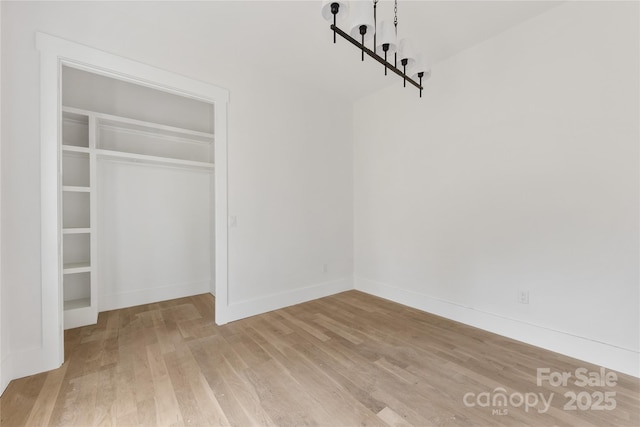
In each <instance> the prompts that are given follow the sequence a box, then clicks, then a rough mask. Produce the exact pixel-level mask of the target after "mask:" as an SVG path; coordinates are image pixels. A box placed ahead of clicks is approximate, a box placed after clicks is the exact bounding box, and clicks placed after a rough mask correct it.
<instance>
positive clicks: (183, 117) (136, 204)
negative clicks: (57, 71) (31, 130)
mask: <svg viewBox="0 0 640 427" xmlns="http://www.w3.org/2000/svg"><path fill="white" fill-rule="evenodd" d="M213 114H214V107H213V105H212V104H209V103H206V102H202V101H199V100H197V99H192V98H188V97H185V96H181V95H178V94H174V93H169V92H166V91H163V90H159V89H157V88H151V87H146V86H143V85H139V84H135V83H132V82H127V81H124V80H119V79H115V78H112V77H107V76H103V75H99V74H95V73H91V72H88V71H84V70H80V69H76V68H72V67H68V66H64V67H63V70H62V106H61V138H60V141H61V144H60V173H61V179H60V180H59V181H60V185H59V187H60V201H61V218H62V220H61V224H60V242H61V246H62V247H61V252H60V253H61V254H62V257H61V258H62V259H61V264H62V265H61V271H62V288H63V300H64V328H65V329H69V328H75V327H79V326H85V325H89V324H94V323H96V322H97V316H98V312H101V311H106V310H113V309H118V308H124V307H130V306H134V305H139V304H148V303H153V302H157V301H161V300H166V299H171V298H178V297H183V296H188V295H196V294H201V293H206V292H213V289H214V283H213V278H214V277H215V276H214V268H215V266H214V253H213V251H214V239H215V236H214V234H213V233H214V227H213V223H214V222H213V221H214V209H213V199H214V194H213V191H214V179H215V176H214V158H213V152H214V140H215V136H214V129H213V123H214V121H213V119H214V117H213Z"/></svg>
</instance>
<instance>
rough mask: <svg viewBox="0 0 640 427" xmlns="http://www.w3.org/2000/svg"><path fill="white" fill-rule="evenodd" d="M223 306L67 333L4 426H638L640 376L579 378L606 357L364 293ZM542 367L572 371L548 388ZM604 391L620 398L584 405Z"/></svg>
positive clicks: (10, 396)
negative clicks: (274, 306)
mask: <svg viewBox="0 0 640 427" xmlns="http://www.w3.org/2000/svg"><path fill="white" fill-rule="evenodd" d="M213 309H214V300H213V297H211V295H199V296H194V297H189V298H182V299H177V300H172V301H166V302H161V303H156V304H148V305H143V306H139V307H132V308H127V309H123V310H115V311H110V312H105V313H101V314H100V316H99V318H98V324H97V325H95V326H88V327H84V328H78V329H73V330H69V331H67V332H66V334H65V346H66V362H65V364H64V365H63V366H62V367H61V368H59V369H57V370H54V371H50V372H46V373H42V374H39V375H34V376H31V377H27V378H23V379H20V380H16V381H13V382H12V383H11V384H10V385H9V387H8V388H7V390H6V392H5V393H4V395H3V396H2V398H0V409H1V413H0V417H1V418H0V419H1V424H2V426H21V425H28V426H38V425H74V426H90V425H117V426H133V425H160V426H170V425H193V426H218V425H220V426H225V425H234V426H251V425H277V426H303V425H319V426H356V425H374V426H377V425H379V426H385V425H391V426H406V425H415V426H431V425H577V426H587V425H596V426H600V425H627V426H638V425H640V418H639V411H640V403H639V382H638V379H636V378H633V377H630V376H627V375H622V374H619V373H617V374H616V376H617V382H616V384H615V385H612V386H609V387H601V386H592V387H580V386H578V385H575V381H576V379H578V378H577V377H576V375H575V373H576V369H579V368H586V369H587V370H588V371H589V372H590V373H593V372H599V370H598V369H599V368H598V367H596V366H593V365H590V364H587V363H584V362H581V361H578V360H575V359H571V358H568V357H565V356H561V355H558V354H555V353H552V352H549V351H545V350H541V349H539V348H535V347H532V346H529V345H526V344H522V343H519V342H516V341H513V340H510V339H507V338H503V337H500V336H497V335H494V334H491V333H488V332H484V331H481V330H479V329H475V328H471V327H468V326H465V325H462V324H459V323H455V322H452V321H449V320H446V319H443V318H440V317H437V316H433V315H430V314H427V313H423V312H420V311H418V310H414V309H410V308H407V307H404V306H401V305H398V304H395V303H392V302H388V301H385V300H382V299H379V298H376V297H372V296H369V295H366V294H363V293H360V292H357V291H349V292H344V293H341V294H338V295H334V296H331V297H327V298H322V299H320V300H316V301H312V302H308V303H304V304H300V305H296V306H293V307H289V308H285V309H282V310H278V311H274V312H271V313H267V314H263V315H260V316H255V317H252V318H249V319H245V320H241V321H237V322H233V323H230V324H228V325H225V326H222V327H219V326H216V325H215V323H214V322H213ZM537 368H549V370H550V373H551V372H570V373H571V374H572V377H571V378H570V379H569V380H568V382H567V385H564V386H563V385H557V386H553V385H550V384H549V382H548V381H544V382H543V384H542V386H540V387H539V386H537V384H536V372H537ZM501 389H504V391H503V392H502V390H501ZM501 392H502V394H504V395H506V396H507V398H508V400H507V402H506V406H501V405H500V403H502V401H500V400H496V402H495V403H496V406H493V403H494V402H493V400H494V399H493V398H494V397H495V396H496V395H499V394H500V393H501ZM585 392H586V394H585ZM605 392H609V393H614V394H613V395H611V394H610V395H608V398H606V400H603V402H601V405H600V406H605V407H611V406H612V405H613V404H615V405H616V406H615V409H613V410H606V409H603V410H596V409H586V408H587V407H588V408H591V405H592V404H594V403H596V402H597V401H598V400H600V397H599V396H600V395H599V393H602V396H603V397H604V396H605V395H604V393H605ZM565 393H568V394H567V395H566V396H565ZM571 393H575V394H576V396H577V397H578V402H577V403H576V410H569V409H566V408H565V407H564V406H565V405H566V404H567V403H571V402H570V398H571ZM580 393H582V394H580ZM587 395H588V400H589V401H587ZM534 396H536V399H538V404H537V406H535V407H533V405H531V407H529V408H527V407H526V404H524V403H523V404H521V402H522V400H525V401H526V400H528V401H529V402H530V403H531V404H533V403H534ZM551 396H552V397H551ZM550 397H551V405H550V408H549V409H548V410H546V411H545V407H544V404H543V403H542V401H541V399H542V398H544V399H545V400H546V401H548V400H549V398H550ZM487 399H488V400H487ZM465 402H466V403H467V404H465ZM485 403H488V404H489V405H488V406H480V405H479V404H483V405H484V404H485ZM587 403H588V405H587ZM471 405H475V406H471ZM579 406H582V408H583V409H580V408H579ZM505 411H506V414H505ZM500 414H502V415H500Z"/></svg>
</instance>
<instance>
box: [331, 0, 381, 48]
mask: <svg viewBox="0 0 640 427" xmlns="http://www.w3.org/2000/svg"><path fill="white" fill-rule="evenodd" d="M377 8H378V0H373V51H374V52H376V51H377V50H378V43H377V41H376V39H377V37H376V36H377V35H378V20H377V16H376V15H377V13H376V9H377ZM333 24H334V25H335V22H334V23H333Z"/></svg>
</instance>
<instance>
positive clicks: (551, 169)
mask: <svg viewBox="0 0 640 427" xmlns="http://www.w3.org/2000/svg"><path fill="white" fill-rule="evenodd" d="M427 42H428V41H424V43H427ZM416 43H418V42H416ZM638 43H639V42H638V4H637V3H632V2H630V3H607V2H569V3H566V4H563V5H561V6H559V7H557V8H554V9H551V10H550V11H548V12H546V13H544V14H542V15H540V16H538V17H535V18H533V19H532V20H530V21H527V22H524V23H523V24H521V25H519V26H517V27H514V28H512V29H511V30H509V31H506V32H505V33H502V34H500V35H498V36H496V37H494V38H492V39H490V40H488V41H486V42H484V43H481V44H479V45H476V46H475V47H473V48H470V49H468V50H466V51H463V52H462V53H460V54H458V55H456V56H454V57H452V58H450V59H448V60H446V61H444V62H441V63H439V64H437V66H435V67H434V69H433V79H432V81H429V82H427V83H426V90H425V92H424V97H423V98H422V99H418V96H417V93H416V91H415V90H413V89H409V88H407V89H405V90H403V89H402V88H401V87H400V88H399V87H393V88H390V89H387V90H384V91H381V92H379V93H377V94H374V95H372V96H370V97H368V98H365V99H362V100H360V101H359V102H357V103H356V104H355V108H354V134H355V275H356V288H358V289H362V290H365V291H369V292H372V293H374V294H378V295H380V296H383V297H386V298H389V299H392V300H395V301H398V302H402V303H404V304H408V305H412V306H414V307H418V308H421V309H423V310H426V311H431V312H434V313H436V314H440V315H443V316H445V317H449V318H453V319H456V320H459V321H462V322H464V323H468V324H471V325H475V326H479V327H481V328H485V329H488V330H492V331H495V332H498V333H501V334H503V335H507V336H510V337H513V338H515V339H518V340H521V341H525V342H529V343H533V344H535V345H538V346H542V347H546V348H550V349H552V350H556V351H559V352H562V353H565V354H569V355H572V356H574V357H577V358H579V359H582V360H587V361H591V362H594V363H597V364H601V365H604V366H608V367H610V368H614V369H619V370H621V371H624V372H629V373H632V374H634V375H636V376H638V375H639V374H640V372H639V371H638V369H639V368H638V366H639V365H638V350H639V329H638V328H639V326H638V325H639V323H640V319H639V314H638V313H639V292H638V255H639V254H638V217H639V216H638V214H639V212H638V190H639V180H638V178H639V174H638V169H639V167H638V139H639V131H638V126H639V108H638V96H639V86H638V75H639V66H638V51H639V50H638ZM518 290H527V291H529V292H530V294H529V295H530V303H529V304H528V305H523V304H518V303H517V299H516V296H517V292H518Z"/></svg>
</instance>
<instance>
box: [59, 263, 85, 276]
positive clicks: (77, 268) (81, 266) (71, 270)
mask: <svg viewBox="0 0 640 427" xmlns="http://www.w3.org/2000/svg"><path fill="white" fill-rule="evenodd" d="M90 271H91V264H89V262H74V263H69V264H65V265H64V266H63V267H62V273H63V274H75V273H89V272H90Z"/></svg>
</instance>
